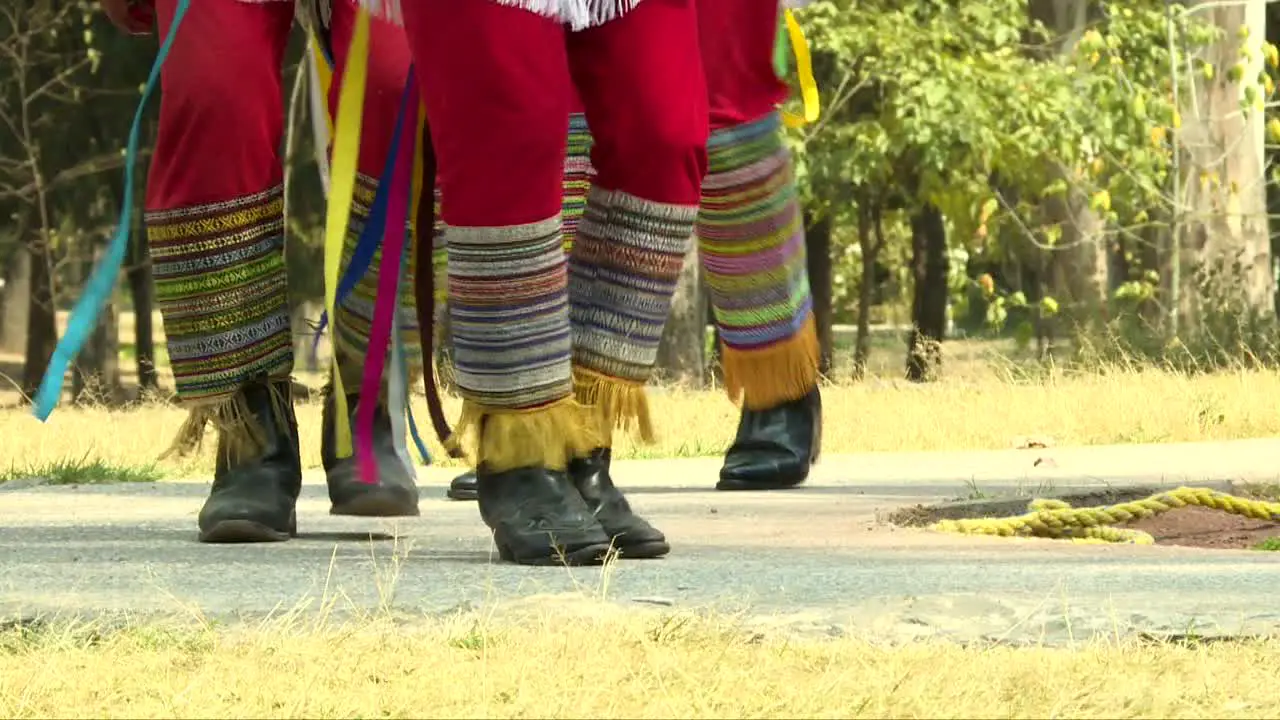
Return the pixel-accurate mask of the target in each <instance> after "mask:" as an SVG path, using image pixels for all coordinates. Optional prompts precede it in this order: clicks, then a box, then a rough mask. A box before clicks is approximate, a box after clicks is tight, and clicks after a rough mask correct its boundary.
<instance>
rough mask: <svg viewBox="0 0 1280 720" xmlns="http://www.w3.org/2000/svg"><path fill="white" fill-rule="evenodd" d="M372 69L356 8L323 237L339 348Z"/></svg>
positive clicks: (341, 431) (343, 441)
mask: <svg viewBox="0 0 1280 720" xmlns="http://www.w3.org/2000/svg"><path fill="white" fill-rule="evenodd" d="M368 69H369V13H368V11H367V10H365V9H364V8H360V9H359V10H358V11H357V12H356V26H355V32H354V33H353V35H352V38H351V49H350V51H349V52H348V53H347V67H346V68H345V70H344V72H343V76H342V87H341V88H340V89H339V90H338V117H337V122H336V123H335V126H336V133H335V135H334V140H333V162H332V165H331V168H330V170H329V173H330V178H331V179H330V188H331V189H330V192H329V210H328V216H327V218H326V222H325V239H324V277H325V283H324V286H325V288H324V305H325V311H326V312H327V313H328V314H329V334H330V338H331V339H332V342H333V347H334V348H335V350H336V349H337V347H338V337H337V325H338V323H337V314H336V312H335V311H336V310H337V308H336V305H337V299H338V276H339V270H340V268H341V266H342V243H343V240H344V239H345V238H346V235H347V223H348V222H349V221H350V220H351V203H352V200H353V196H354V195H355V189H356V171H357V164H358V162H359V157H360V125H361V123H362V122H363V121H364V117H363V116H364V85H365V78H366V76H367V75H368ZM337 364H338V356H337V353H336V352H335V353H334V354H333V369H332V374H333V399H334V415H335V417H334V435H335V437H334V440H335V443H336V445H337V455H338V457H340V458H346V457H351V454H352V449H351V416H350V414H348V412H347V393H346V390H345V389H344V388H343V386H342V373H341V372H339V371H338V367H337Z"/></svg>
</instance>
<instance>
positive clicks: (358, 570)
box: [0, 440, 1280, 643]
mask: <svg viewBox="0 0 1280 720" xmlns="http://www.w3.org/2000/svg"><path fill="white" fill-rule="evenodd" d="M1277 458H1280V441H1276V440H1258V441H1241V442H1232V443H1213V444H1194V445H1168V446H1122V447H1100V448H1085V449H1047V450H1008V451H993V452H966V453H927V454H897V453H895V454H868V455H857V456H831V457H828V458H825V459H824V461H823V463H822V464H820V465H819V466H818V467H817V468H816V469H815V473H814V476H813V477H812V479H811V480H810V482H809V483H808V484H807V485H806V486H805V487H803V488H800V489H797V490H792V491H786V492H777V493H762V494H747V493H718V492H715V491H713V490H711V489H710V488H711V487H712V485H714V482H715V479H716V473H717V470H718V467H719V462H718V460H717V459H705V460H663V461H636V462H625V463H619V464H618V466H617V470H616V477H617V479H618V481H619V484H620V485H622V486H623V487H624V488H626V489H627V490H628V493H629V496H630V497H631V499H632V503H633V505H635V506H636V507H637V509H638V510H639V511H641V512H642V513H643V514H644V515H646V516H647V517H648V518H649V519H650V520H651V521H652V522H653V523H654V524H655V525H657V526H658V527H660V528H662V529H663V530H664V531H665V532H666V533H667V535H668V537H669V538H670V539H671V541H672V544H673V546H674V548H675V549H674V552H673V553H672V554H671V556H670V557H668V558H666V559H663V560H657V561H622V562H620V563H618V564H616V565H615V566H613V567H610V568H607V569H604V570H601V569H599V568H578V569H573V570H567V569H564V568H525V567H517V566H510V565H505V564H501V563H498V562H497V561H496V558H494V557H491V555H490V542H489V539H488V535H487V531H486V529H485V528H484V526H483V525H482V524H481V522H480V520H479V517H478V513H477V510H476V507H475V505H474V504H473V503H455V502H451V501H448V500H446V499H445V498H444V487H445V485H446V483H447V482H448V480H449V478H450V477H451V476H452V475H453V471H450V470H444V469H435V468H431V469H426V470H423V471H422V473H421V481H422V488H423V503H422V511H423V516H422V517H421V518H415V519H409V520H398V521H382V520H361V519H352V518H335V517H331V516H329V515H328V499H327V496H326V493H325V488H324V485H323V477H322V476H321V475H319V474H313V475H311V476H309V477H308V478H307V484H306V487H305V488H304V491H303V498H302V500H301V504H300V508H299V515H300V530H301V533H302V535H301V537H299V538H298V539H296V540H293V541H290V542H287V543H282V544H276V545H259V546H205V545H200V544H198V543H196V542H195V515H196V512H197V510H198V509H199V506H200V503H201V500H202V497H203V495H204V493H205V492H206V490H207V486H206V485H205V484H204V483H201V482H176V481H175V482H163V483H158V484H128V485H126V484H121V485H102V486H82V487H52V486H40V485H37V484H34V483H27V482H15V483H9V484H7V485H0V548H3V554H2V555H0V617H9V618H12V617H14V616H24V617H26V616H32V615H38V614H47V613H55V614H72V615H83V614H93V615H97V614H101V613H104V612H106V613H111V612H116V611H126V612H131V613H143V614H150V613H161V614H166V615H167V614H174V613H176V614H190V613H203V614H210V615H216V616H223V615H240V614H249V615H258V614H260V613H270V612H280V611H283V610H289V609H294V608H299V607H305V608H309V609H313V608H318V607H320V606H322V605H324V604H325V603H331V604H332V606H333V607H335V608H337V609H339V610H343V609H360V608H379V607H391V608H394V609H396V610H398V611H402V612H419V611H425V612H441V611H449V610H453V609H457V608H468V607H491V606H492V607H501V606H504V605H510V604H512V603H516V604H518V603H519V602H520V601H522V600H523V601H525V602H528V601H529V598H535V599H541V600H543V601H548V602H568V600H566V598H569V597H572V595H566V593H573V594H577V596H581V595H586V596H594V597H597V598H604V599H606V600H608V601H610V602H613V603H616V604H617V605H618V606H620V607H623V608H646V609H649V610H652V611H657V612H672V611H678V610H682V609H694V610H701V609H716V610H723V611H735V612H736V611H740V612H743V613H745V614H744V622H748V623H751V624H754V625H756V626H759V627H762V628H772V629H776V630H778V631H787V632H800V633H804V634H817V635H838V634H842V633H870V634H872V635H874V636H876V637H881V638H886V639H904V638H911V637H922V636H935V635H940V636H945V637H950V638H955V639H960V640H975V639H984V638H999V639H1005V640H1010V641H1034V642H1038V641H1049V642H1055V643H1057V642H1066V641H1070V640H1073V639H1075V640H1079V639H1084V638H1087V637H1090V636H1093V635H1098V634H1101V635H1119V634H1128V633H1132V632H1149V633H1156V634H1175V635H1177V634H1185V633H1193V632H1194V633H1198V634H1208V635H1220V634H1240V633H1251V632H1266V631H1272V630H1276V629H1280V607H1277V606H1276V603H1275V598H1276V597H1277V595H1278V594H1280V556H1277V555H1276V554H1273V553H1262V552H1226V551H1205V550H1193V549H1182V548H1169V547H1136V546H1099V545H1075V544H1072V543H1069V542H1055V541H1042V540H1013V539H985V538H963V537H955V536H948V535H940V534H935V533H930V532H928V531H924V530H907V529H901V528H893V527H890V526H887V525H885V524H884V523H883V522H882V518H883V517H884V515H885V514H887V513H888V512H890V511H892V510H895V509H898V508H900V507H903V506H907V505H912V504H916V503H933V502H939V501H943V500H951V499H960V498H970V497H977V496H989V495H995V494H1000V493H1008V492H1020V493H1024V494H1029V495H1035V494H1045V493H1052V492H1055V491H1064V490H1069V489H1077V488H1094V489H1097V488H1104V487H1122V486H1126V485H1134V484H1140V485H1151V486H1176V485H1181V484H1206V483H1209V482H1220V481H1228V480H1248V481H1253V482H1280V463H1277V462H1276V459H1277Z"/></svg>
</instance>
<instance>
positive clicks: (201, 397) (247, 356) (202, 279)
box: [146, 187, 293, 451]
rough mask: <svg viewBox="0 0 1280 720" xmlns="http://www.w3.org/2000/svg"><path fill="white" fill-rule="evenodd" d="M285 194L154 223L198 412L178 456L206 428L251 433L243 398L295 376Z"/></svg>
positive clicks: (176, 351) (175, 344)
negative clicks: (240, 405)
mask: <svg viewBox="0 0 1280 720" xmlns="http://www.w3.org/2000/svg"><path fill="white" fill-rule="evenodd" d="M283 212H284V196H283V193H282V189H281V188H280V187H275V188H271V189H270V190H266V191H264V192H261V193H258V194H256V195H251V196H249V197H242V198H236V199H234V200H229V201H226V202H221V203H214V204H209V205H197V206H191V207H185V208H179V209H175V210H164V211H151V212H148V213H147V214H146V222H147V237H148V239H149V242H150V246H151V257H152V263H153V274H154V276H155V283H156V302H157V304H158V305H159V307H160V312H161V315H162V316H163V317H164V329H165V335H166V337H167V340H168V350H169V362H170V365H171V366H172V368H173V375H174V381H175V384H176V386H177V391H178V397H179V398H180V399H181V400H182V401H183V402H184V404H186V405H187V406H188V407H190V408H191V416H190V417H189V418H188V420H187V422H186V424H185V425H184V426H183V429H182V431H180V433H179V436H178V440H177V442H176V443H175V447H174V449H175V450H178V451H184V450H188V449H192V448H193V447H194V446H196V445H197V444H198V443H199V442H200V439H201V437H202V435H203V432H204V429H205V426H206V425H207V424H208V423H209V422H213V423H214V425H215V427H217V428H218V429H219V430H220V431H223V432H232V433H233V434H234V433H244V432H249V433H251V432H252V428H251V427H249V426H247V425H246V423H248V422H249V419H248V416H247V414H245V413H242V412H240V411H239V409H237V407H236V397H237V391H238V390H239V389H240V388H241V386H242V385H244V383H245V382H247V381H249V380H252V379H254V378H256V377H261V376H268V377H271V378H281V379H282V378H287V377H289V374H290V373H291V372H292V371H293V343H292V337H291V335H290V328H289V305H288V284H287V279H286V275H285V263H284V215H283Z"/></svg>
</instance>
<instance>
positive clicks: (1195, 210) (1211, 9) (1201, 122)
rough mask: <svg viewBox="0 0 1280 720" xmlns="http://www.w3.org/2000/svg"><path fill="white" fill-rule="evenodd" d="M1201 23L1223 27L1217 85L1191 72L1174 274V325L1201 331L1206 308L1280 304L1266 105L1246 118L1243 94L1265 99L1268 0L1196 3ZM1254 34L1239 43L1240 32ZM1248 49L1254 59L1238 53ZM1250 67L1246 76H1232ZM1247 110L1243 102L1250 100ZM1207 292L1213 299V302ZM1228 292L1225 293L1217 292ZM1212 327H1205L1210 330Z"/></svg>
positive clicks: (1214, 55)
mask: <svg viewBox="0 0 1280 720" xmlns="http://www.w3.org/2000/svg"><path fill="white" fill-rule="evenodd" d="M1189 7H1190V10H1191V12H1192V13H1195V15H1196V16H1197V17H1200V18H1204V19H1209V20H1211V21H1212V22H1214V23H1215V24H1216V25H1217V26H1218V27H1220V28H1221V29H1222V30H1223V32H1224V35H1223V37H1222V39H1221V40H1220V41H1219V42H1218V43H1217V45H1215V46H1213V47H1212V48H1210V49H1209V51H1208V52H1207V56H1206V58H1205V59H1206V60H1207V61H1208V62H1210V63H1212V64H1213V65H1214V66H1216V67H1217V69H1218V72H1217V73H1215V74H1214V77H1213V78H1212V79H1208V80H1206V79H1204V78H1203V77H1200V76H1198V75H1196V76H1194V82H1195V84H1196V90H1195V93H1194V97H1192V98H1186V100H1187V101H1186V102H1183V103H1182V106H1183V107H1182V117H1183V127H1182V128H1181V129H1180V130H1179V131H1178V132H1177V133H1176V138H1177V140H1178V143H1179V146H1180V147H1181V149H1182V150H1183V151H1184V152H1183V154H1182V158H1183V159H1184V161H1185V164H1184V167H1183V173H1182V183H1183V186H1182V187H1183V188H1184V193H1183V199H1182V202H1181V210H1182V211H1183V212H1184V213H1185V214H1184V215H1183V217H1182V218H1181V220H1182V222H1181V223H1180V226H1181V227H1180V229H1181V233H1175V237H1177V235H1179V234H1180V235H1181V237H1180V238H1179V239H1178V240H1175V242H1178V243H1179V245H1178V250H1179V251H1180V258H1179V262H1178V263H1177V267H1176V268H1171V269H1172V270H1174V271H1176V272H1177V274H1178V282H1177V285H1176V288H1175V287H1172V286H1171V287H1169V290H1171V291H1175V290H1176V293H1177V295H1178V302H1177V303H1176V308H1175V312H1176V313H1177V316H1176V317H1175V318H1174V327H1175V329H1177V330H1178V331H1179V332H1180V333H1182V334H1185V333H1186V332H1191V333H1195V332H1196V331H1198V330H1200V329H1201V327H1202V325H1203V323H1204V321H1205V319H1206V318H1205V315H1206V313H1208V312H1212V313H1215V314H1216V313H1221V312H1224V311H1226V312H1230V313H1233V314H1237V315H1245V314H1252V313H1265V314H1270V311H1271V310H1272V309H1273V308H1274V305H1275V301H1274V298H1275V274H1274V271H1273V269H1272V267H1271V239H1270V236H1269V234H1268V228H1267V216H1266V189H1265V188H1266V181H1265V177H1264V171H1265V157H1264V154H1263V153H1264V146H1265V135H1264V133H1265V130H1264V122H1265V120H1264V113H1263V111H1262V109H1261V107H1260V103H1259V104H1258V106H1257V107H1252V108H1250V109H1249V111H1248V112H1241V103H1242V97H1244V96H1245V93H1246V92H1248V90H1247V88H1253V91H1254V92H1256V93H1257V94H1258V97H1259V98H1260V97H1261V96H1262V94H1263V91H1262V90H1261V89H1260V88H1258V83H1257V77H1258V74H1259V72H1261V71H1262V69H1263V57H1264V56H1263V53H1262V50H1261V47H1260V44H1261V43H1262V42H1263V40H1264V37H1265V34H1266V1H1265V0H1247V2H1240V3H1219V2H1210V0H1193V1H1192V2H1190V3H1189ZM1242 28H1246V29H1247V30H1248V34H1247V37H1245V38H1243V39H1242V38H1241V34H1242V33H1241V29H1242ZM1246 48H1247V50H1248V57H1247V59H1242V58H1244V56H1243V55H1242V52H1243V51H1244V50H1245V49H1246ZM1237 61H1241V62H1244V63H1245V70H1244V73H1243V75H1242V77H1241V79H1239V80H1238V81H1237V80H1232V79H1231V73H1229V72H1228V71H1229V70H1230V68H1231V67H1232V66H1233V65H1235V64H1236V62H1237ZM1246 105H1247V103H1246ZM1206 290H1207V291H1208V292H1210V293H1213V295H1214V297H1207V296H1206ZM1222 293H1229V295H1223V296H1220V295H1221V294H1222ZM1206 329H1207V328H1206Z"/></svg>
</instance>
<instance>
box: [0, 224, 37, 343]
mask: <svg viewBox="0 0 1280 720" xmlns="http://www.w3.org/2000/svg"><path fill="white" fill-rule="evenodd" d="M30 322H31V253H30V252H28V251H27V250H26V249H25V248H19V249H18V251H17V252H15V253H14V254H13V261H12V263H11V264H10V265H9V267H7V268H5V273H4V328H3V332H2V333H0V334H2V335H3V340H0V344H2V345H3V346H4V351H5V352H7V353H25V352H26V350H27V329H28V323H30Z"/></svg>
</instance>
